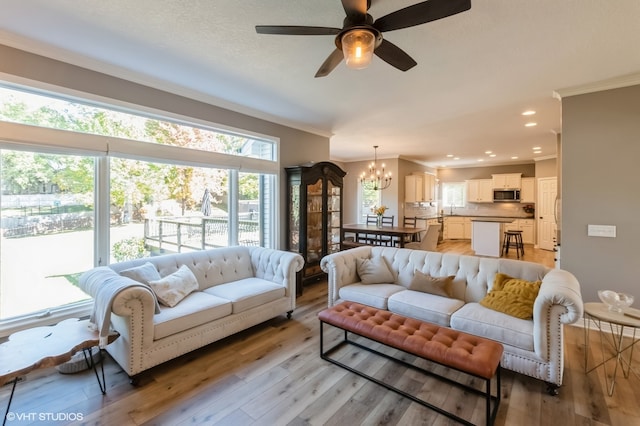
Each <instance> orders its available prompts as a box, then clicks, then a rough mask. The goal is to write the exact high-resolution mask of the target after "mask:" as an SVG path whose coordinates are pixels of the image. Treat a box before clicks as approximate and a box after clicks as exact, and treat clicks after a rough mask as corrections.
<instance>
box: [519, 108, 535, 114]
mask: <svg viewBox="0 0 640 426" xmlns="http://www.w3.org/2000/svg"><path fill="white" fill-rule="evenodd" d="M535 113H536V112H535V111H534V110H532V109H530V110H527V111H525V112H523V113H522V115H533V114H535Z"/></svg>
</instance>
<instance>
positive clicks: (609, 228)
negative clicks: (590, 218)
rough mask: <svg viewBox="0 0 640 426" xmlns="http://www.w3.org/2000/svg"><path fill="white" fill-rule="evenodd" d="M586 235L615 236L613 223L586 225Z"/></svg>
mask: <svg viewBox="0 0 640 426" xmlns="http://www.w3.org/2000/svg"><path fill="white" fill-rule="evenodd" d="M587 235H588V236H589V237H608V238H615V237H616V227H615V225H588V227H587Z"/></svg>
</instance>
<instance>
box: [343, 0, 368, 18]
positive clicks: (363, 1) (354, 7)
mask: <svg viewBox="0 0 640 426" xmlns="http://www.w3.org/2000/svg"><path fill="white" fill-rule="evenodd" d="M369 6H371V0H342V7H343V8H344V11H345V13H346V14H347V16H349V17H363V16H364V15H366V14H367V10H369Z"/></svg>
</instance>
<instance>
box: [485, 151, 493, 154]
mask: <svg viewBox="0 0 640 426" xmlns="http://www.w3.org/2000/svg"><path fill="white" fill-rule="evenodd" d="M492 152H493V151H485V152H484V153H485V154H491V153H492Z"/></svg>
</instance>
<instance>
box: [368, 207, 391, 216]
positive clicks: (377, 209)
mask: <svg viewBox="0 0 640 426" xmlns="http://www.w3.org/2000/svg"><path fill="white" fill-rule="evenodd" d="M388 208H389V207H387V206H380V207H376V206H373V207H371V211H372V212H373V213H375V214H376V215H378V216H382V215H383V214H384V212H386V211H387V209H388Z"/></svg>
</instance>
